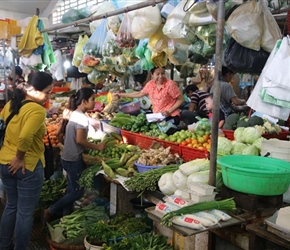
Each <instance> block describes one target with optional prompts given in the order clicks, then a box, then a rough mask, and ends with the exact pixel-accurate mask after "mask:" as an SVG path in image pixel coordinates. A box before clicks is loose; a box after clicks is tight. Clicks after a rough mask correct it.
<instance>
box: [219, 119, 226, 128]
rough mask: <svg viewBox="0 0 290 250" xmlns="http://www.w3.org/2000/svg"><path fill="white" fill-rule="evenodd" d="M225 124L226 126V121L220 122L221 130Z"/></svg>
mask: <svg viewBox="0 0 290 250" xmlns="http://www.w3.org/2000/svg"><path fill="white" fill-rule="evenodd" d="M224 124H225V120H220V121H219V129H222V128H223V126H224Z"/></svg>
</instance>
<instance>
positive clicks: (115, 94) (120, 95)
mask: <svg viewBox="0 0 290 250" xmlns="http://www.w3.org/2000/svg"><path fill="white" fill-rule="evenodd" d="M113 96H117V97H118V98H121V97H122V93H113Z"/></svg>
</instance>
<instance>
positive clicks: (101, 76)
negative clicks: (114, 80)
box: [88, 69, 107, 84]
mask: <svg viewBox="0 0 290 250" xmlns="http://www.w3.org/2000/svg"><path fill="white" fill-rule="evenodd" d="M106 77H107V74H106V73H104V72H100V71H97V70H95V69H94V70H93V71H92V72H91V73H90V74H88V79H89V81H90V82H91V83H94V84H98V83H99V82H102V81H103V80H105V79H106Z"/></svg>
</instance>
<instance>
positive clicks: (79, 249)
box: [46, 236, 86, 250]
mask: <svg viewBox="0 0 290 250" xmlns="http://www.w3.org/2000/svg"><path fill="white" fill-rule="evenodd" d="M46 240H47V243H48V244H49V247H50V249H51V250H86V248H85V246H84V245H83V244H82V245H67V244H61V243H56V242H54V241H52V240H51V239H50V237H49V236H47V237H46Z"/></svg>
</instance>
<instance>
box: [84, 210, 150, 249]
mask: <svg viewBox="0 0 290 250" xmlns="http://www.w3.org/2000/svg"><path fill="white" fill-rule="evenodd" d="M146 229H148V226H147V224H146V222H145V219H144V218H142V217H135V215H134V214H132V213H120V214H117V215H116V216H115V217H114V218H112V219H111V220H110V221H98V222H96V223H94V224H91V225H89V226H88V228H87V241H88V242H89V243H91V244H100V243H108V242H117V241H118V240H121V239H122V238H124V237H129V236H133V235H135V234H140V233H142V232H145V230H146Z"/></svg>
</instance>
